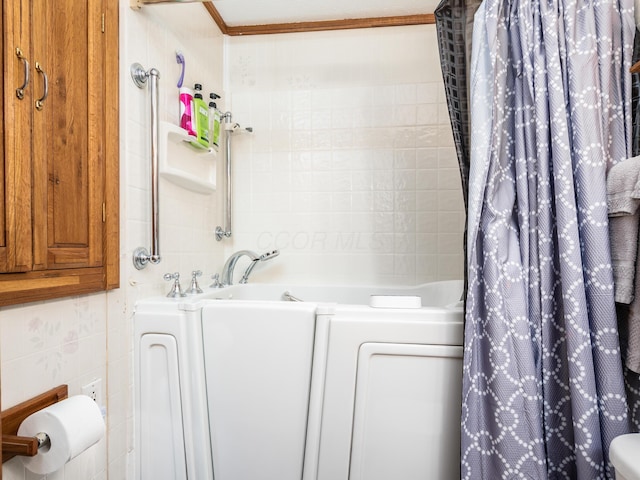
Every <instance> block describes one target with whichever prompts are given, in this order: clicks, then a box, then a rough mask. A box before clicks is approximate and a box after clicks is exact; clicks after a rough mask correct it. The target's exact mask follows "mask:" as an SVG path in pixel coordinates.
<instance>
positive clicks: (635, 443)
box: [609, 433, 640, 480]
mask: <svg viewBox="0 0 640 480" xmlns="http://www.w3.org/2000/svg"><path fill="white" fill-rule="evenodd" d="M639 454H640V433H630V434H627V435H620V436H619V437H616V438H614V439H613V441H612V442H611V446H610V447H609V456H610V458H611V464H612V465H613V468H614V469H615V472H616V480H640V461H639V460H638V456H639Z"/></svg>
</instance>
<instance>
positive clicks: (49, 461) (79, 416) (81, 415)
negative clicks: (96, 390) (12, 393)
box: [18, 395, 105, 475]
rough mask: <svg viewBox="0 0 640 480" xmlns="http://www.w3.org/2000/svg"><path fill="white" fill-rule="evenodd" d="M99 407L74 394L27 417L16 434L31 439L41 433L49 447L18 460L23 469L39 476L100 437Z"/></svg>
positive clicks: (68, 459) (82, 396)
mask: <svg viewBox="0 0 640 480" xmlns="http://www.w3.org/2000/svg"><path fill="white" fill-rule="evenodd" d="M104 430H105V428H104V420H103V418H102V414H101V413H100V408H99V407H98V405H97V404H96V402H94V401H93V400H92V399H91V398H89V397H88V396H86V395H76V396H73V397H69V398H67V399H66V400H62V401H61V402H58V403H56V404H54V405H51V406H49V407H47V408H43V409H42V410H39V411H37V412H36V413H34V414H32V415H29V416H28V417H27V418H26V419H25V420H24V421H23V422H22V423H21V424H20V428H19V429H18V435H20V436H25V437H33V436H35V435H36V434H37V433H40V432H44V433H46V434H47V435H49V438H50V440H51V445H50V446H49V447H42V448H40V449H39V450H38V454H37V455H36V456H34V457H21V458H22V463H23V464H24V466H25V467H26V468H27V469H28V470H30V471H32V472H33V473H37V474H39V475H46V474H49V473H52V472H55V471H56V470H58V469H60V468H61V467H62V466H63V465H64V464H65V463H67V462H69V461H70V460H71V459H73V458H75V457H77V456H78V455H79V454H80V453H82V452H84V451H85V450H87V449H88V448H89V447H91V446H92V445H95V444H96V443H98V441H99V440H100V439H101V438H102V437H103V436H104Z"/></svg>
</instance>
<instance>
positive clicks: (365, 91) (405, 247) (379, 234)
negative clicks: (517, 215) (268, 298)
mask: <svg viewBox="0 0 640 480" xmlns="http://www.w3.org/2000/svg"><path fill="white" fill-rule="evenodd" d="M228 45H229V70H228V72H227V76H228V90H229V91H231V92H232V97H231V109H232V111H233V114H234V119H235V120H236V121H238V122H240V123H241V124H246V125H251V126H252V127H253V128H254V134H253V135H251V136H243V137H237V138H234V143H233V146H234V160H233V161H234V165H235V171H234V173H235V183H234V186H235V191H236V194H235V197H236V210H235V218H236V223H235V228H234V237H235V238H234V240H233V242H232V244H231V245H227V253H230V252H231V251H232V250H234V249H239V248H251V249H257V250H267V249H272V248H279V249H280V250H282V255H281V256H280V257H279V258H278V259H277V260H275V261H274V262H273V263H272V264H270V265H268V266H267V265H265V266H264V268H261V269H256V272H255V273H254V276H255V280H280V281H287V282H295V281H301V282H305V283H310V282H344V283H362V282H364V283H378V284H381V283H386V284H416V283H422V282H428V281H433V280H444V279H451V278H461V277H462V267H463V265H462V263H463V256H462V235H463V228H464V215H463V203H462V193H461V186H460V177H459V173H458V168H457V161H456V156H455V149H454V147H453V140H452V134H451V130H450V126H449V119H448V114H447V110H446V103H445V101H444V92H443V88H442V78H441V73H440V67H439V60H438V51H437V43H436V37H435V26H433V25H427V26H416V27H394V28H380V29H370V30H355V31H338V32H320V33H304V34H291V35H276V36H271V37H265V36H262V37H232V38H230V39H229V41H228ZM276 265H277V267H276Z"/></svg>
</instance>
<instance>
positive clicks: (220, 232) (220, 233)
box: [216, 112, 233, 241]
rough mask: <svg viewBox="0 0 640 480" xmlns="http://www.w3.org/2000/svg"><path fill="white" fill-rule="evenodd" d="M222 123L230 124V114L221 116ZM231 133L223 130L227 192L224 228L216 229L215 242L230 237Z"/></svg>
mask: <svg viewBox="0 0 640 480" xmlns="http://www.w3.org/2000/svg"><path fill="white" fill-rule="evenodd" d="M223 119H224V123H225V124H230V123H231V112H226V113H225V114H224V115H223ZM231 132H232V130H230V129H228V128H225V129H224V133H225V150H226V151H225V156H224V158H225V170H226V173H227V191H226V195H225V202H224V210H225V227H224V229H223V228H222V227H221V226H217V227H216V240H218V241H220V240H222V239H223V238H224V237H227V238H229V237H231V207H232V205H231V199H232V193H233V192H232V190H231V188H232V187H231V184H232V182H231Z"/></svg>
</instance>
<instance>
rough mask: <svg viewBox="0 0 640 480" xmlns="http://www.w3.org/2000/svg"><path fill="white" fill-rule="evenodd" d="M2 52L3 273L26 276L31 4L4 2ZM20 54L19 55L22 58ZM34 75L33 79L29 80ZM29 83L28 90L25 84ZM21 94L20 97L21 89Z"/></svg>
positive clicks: (29, 261)
mask: <svg viewBox="0 0 640 480" xmlns="http://www.w3.org/2000/svg"><path fill="white" fill-rule="evenodd" d="M1 8H2V23H1V24H0V28H1V35H0V51H2V58H1V59H0V62H2V72H3V78H2V81H1V82H0V93H1V94H0V120H2V125H3V127H4V128H3V134H2V136H1V138H0V205H1V207H0V269H1V270H2V271H3V272H24V271H28V270H31V264H32V253H31V252H32V243H31V237H32V224H31V118H30V116H31V105H32V92H33V84H32V82H31V81H29V82H26V78H28V77H27V75H29V73H30V72H29V69H27V66H28V65H29V68H30V64H31V62H32V59H31V53H32V52H31V49H30V48H31V47H30V44H31V36H30V29H29V23H28V18H29V11H30V4H29V2H28V1H27V0H23V1H3V2H2V7H1ZM18 52H20V53H19V54H18ZM29 76H30V75H29ZM25 84H26V85H25ZM20 87H24V89H21V94H20V97H21V98H19V97H18V94H17V90H18V88H20Z"/></svg>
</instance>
